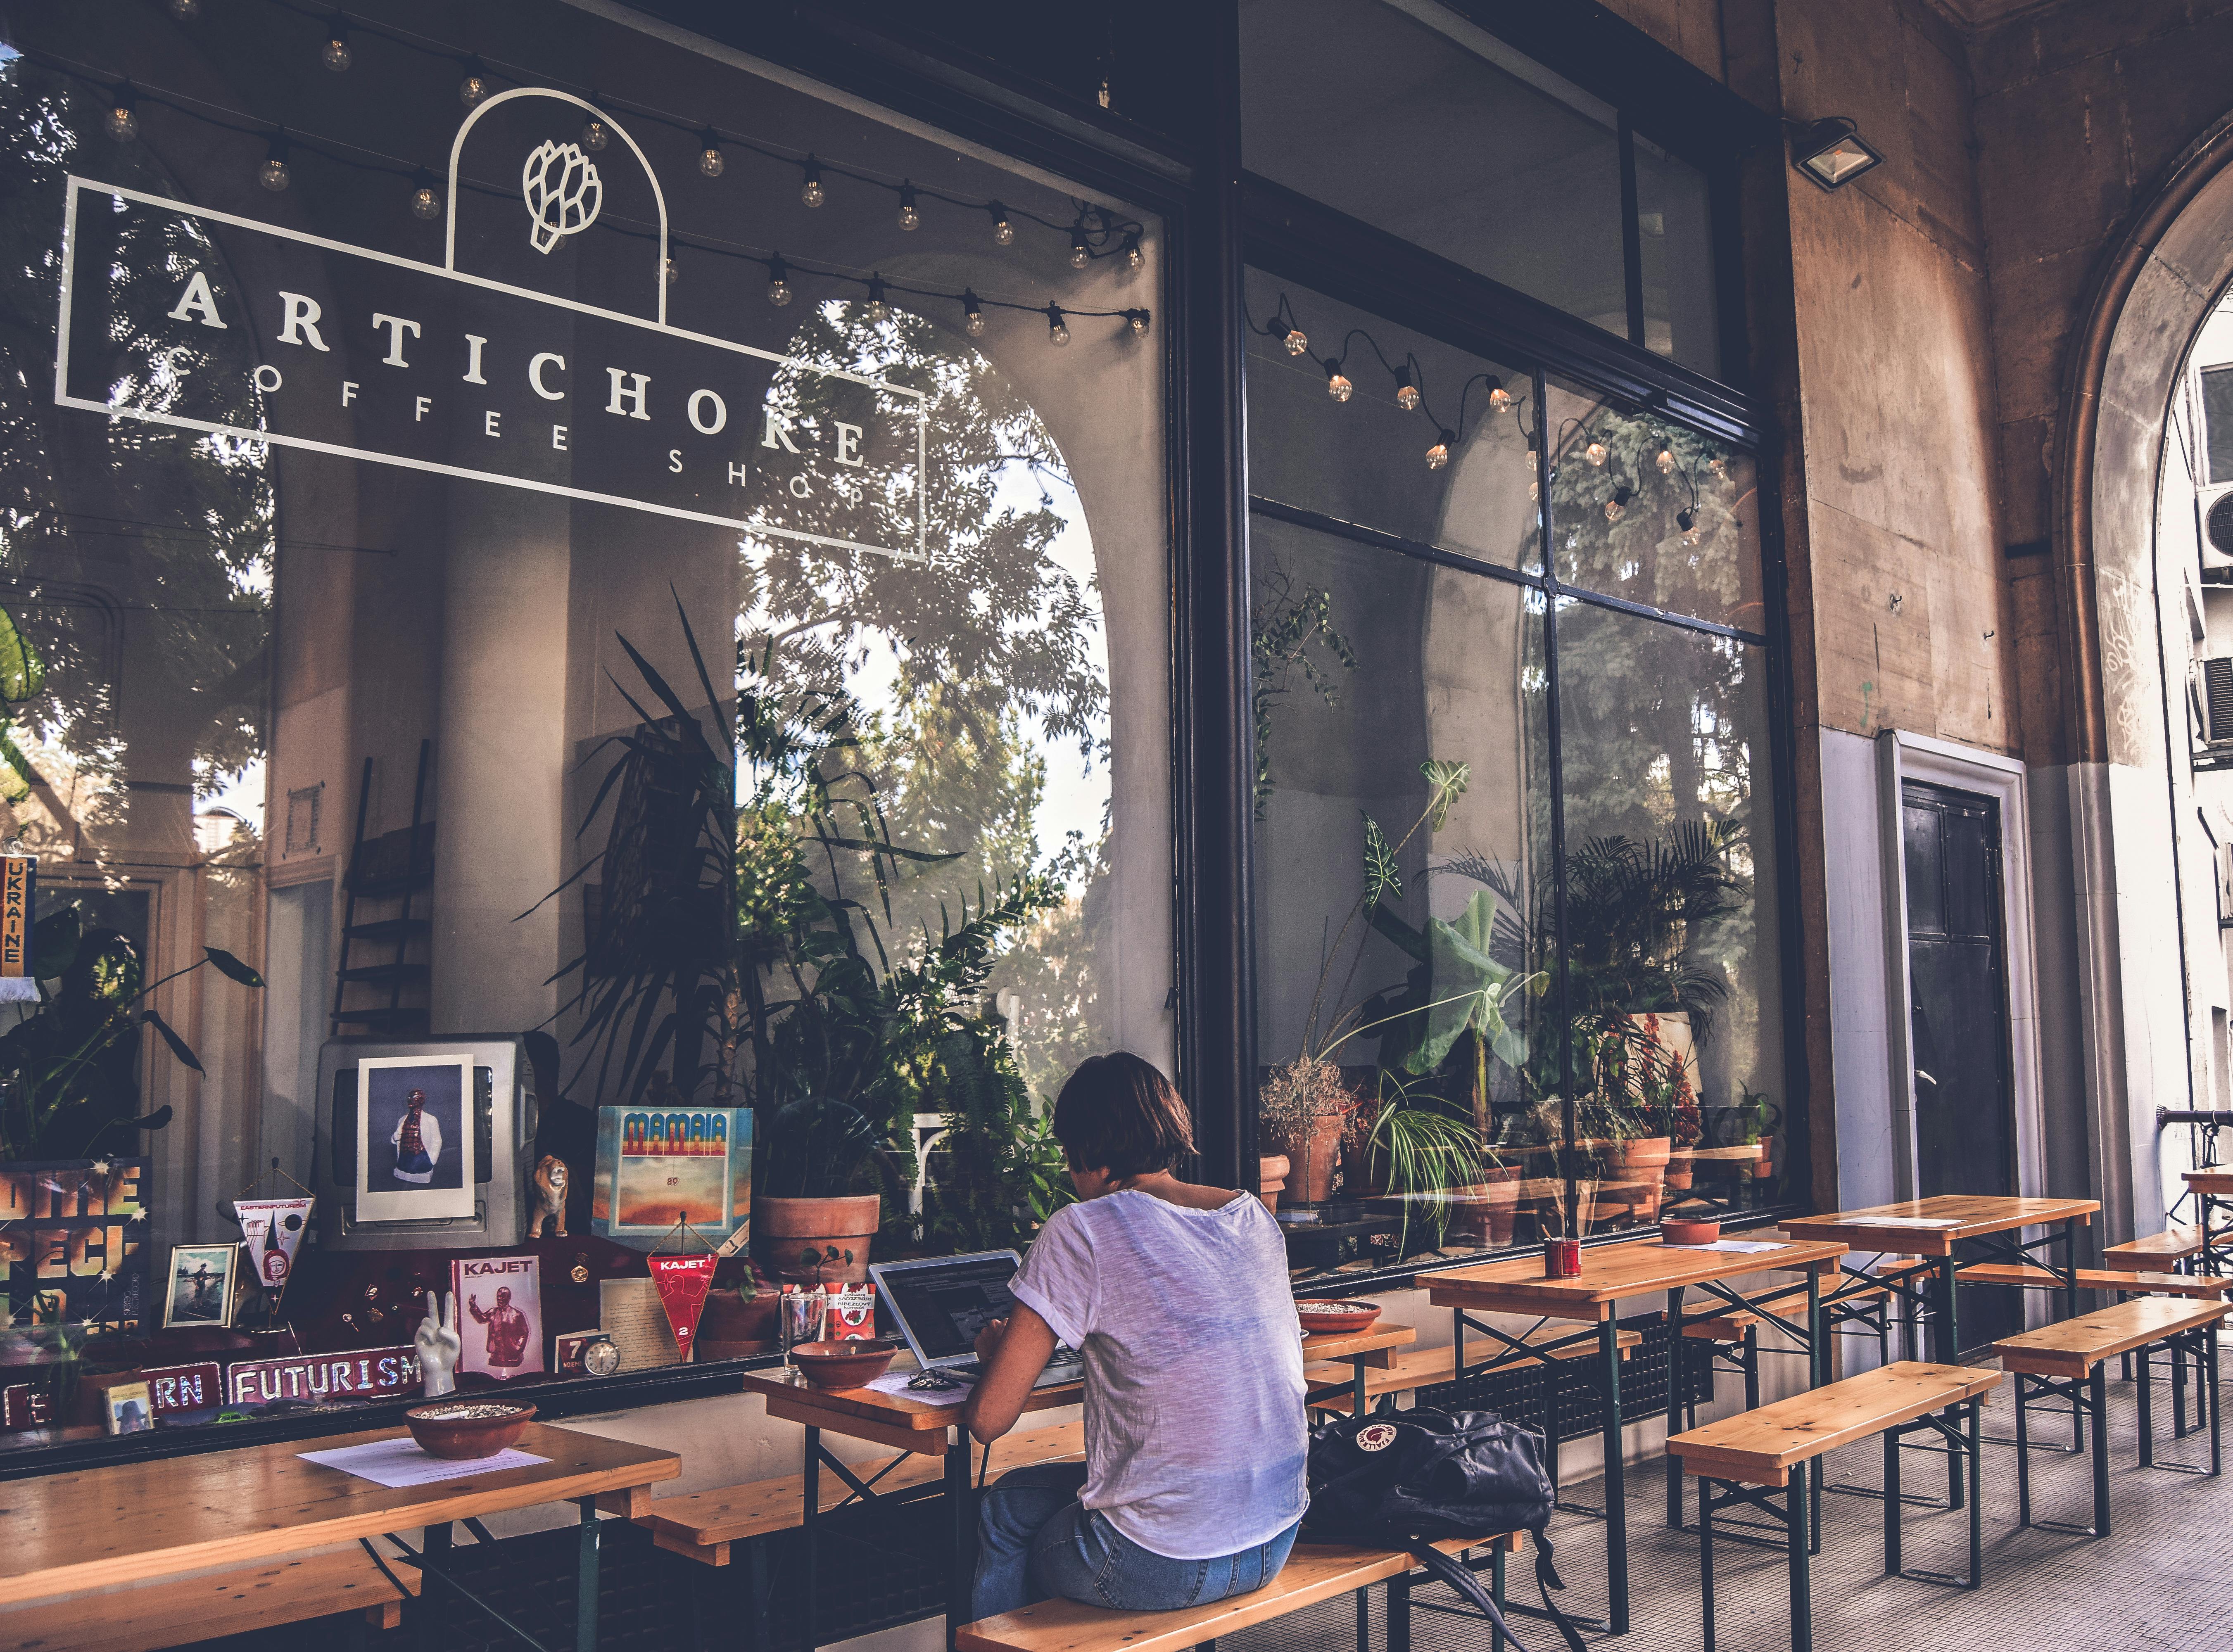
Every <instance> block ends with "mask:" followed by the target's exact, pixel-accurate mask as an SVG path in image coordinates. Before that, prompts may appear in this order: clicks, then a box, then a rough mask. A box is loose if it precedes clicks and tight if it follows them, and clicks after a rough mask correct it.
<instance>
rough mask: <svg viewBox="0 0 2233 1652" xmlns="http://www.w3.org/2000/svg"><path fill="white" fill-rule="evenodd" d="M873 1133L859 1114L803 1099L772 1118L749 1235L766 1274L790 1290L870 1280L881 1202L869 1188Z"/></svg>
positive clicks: (846, 1107) (837, 1103) (831, 1103)
mask: <svg viewBox="0 0 2233 1652" xmlns="http://www.w3.org/2000/svg"><path fill="white" fill-rule="evenodd" d="M875 1151H876V1127H875V1126H874V1125H872V1124H871V1123H869V1121H868V1119H867V1118H866V1117H865V1116H864V1115H863V1114H862V1113H861V1111H860V1109H857V1108H856V1107H852V1106H850V1105H849V1104H847V1103H846V1102H840V1101H832V1100H830V1099H828V1098H825V1097H823V1096H803V1097H801V1098H800V1099H799V1100H798V1101H795V1102H786V1103H785V1104H784V1105H783V1106H781V1107H778V1108H776V1109H772V1111H771V1115H770V1116H769V1122H768V1128H767V1133H766V1136H765V1148H764V1150H763V1152H762V1154H761V1155H760V1156H761V1158H762V1159H763V1161H764V1163H765V1168H764V1170H763V1171H762V1179H761V1182H760V1193H759V1196H758V1198H757V1199H756V1200H754V1201H753V1205H752V1232H753V1238H754V1239H755V1240H756V1241H757V1242H758V1249H759V1252H760V1256H761V1259H762V1260H763V1261H764V1262H765V1265H766V1266H767V1269H768V1272H770V1273H771V1274H772V1275H774V1277H775V1278H778V1279H781V1280H784V1281H785V1282H787V1283H790V1284H793V1285H803V1284H807V1283H810V1282H814V1283H818V1282H819V1281H821V1280H822V1279H824V1278H832V1277H834V1278H837V1279H839V1280H841V1281H843V1283H845V1284H848V1285H857V1284H859V1283H860V1282H861V1281H862V1280H863V1279H865V1278H868V1277H869V1239H871V1238H873V1237H874V1236H875V1234H876V1228H877V1226H878V1219H879V1216H880V1214H881V1212H882V1204H883V1201H882V1200H881V1199H880V1198H879V1197H878V1196H877V1194H876V1191H875V1188H874V1187H873V1186H871V1187H869V1190H868V1191H866V1192H863V1191H861V1187H860V1185H861V1183H862V1182H863V1180H867V1179H868V1177H869V1174H871V1172H870V1170H869V1164H870V1156H871V1155H872V1154H874V1153H875Z"/></svg>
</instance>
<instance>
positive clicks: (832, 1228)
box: [752, 1193, 878, 1285]
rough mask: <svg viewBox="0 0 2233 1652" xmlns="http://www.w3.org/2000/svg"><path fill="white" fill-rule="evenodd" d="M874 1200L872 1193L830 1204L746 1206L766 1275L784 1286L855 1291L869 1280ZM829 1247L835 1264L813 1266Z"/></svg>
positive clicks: (806, 1201) (794, 1202)
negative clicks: (830, 1284)
mask: <svg viewBox="0 0 2233 1652" xmlns="http://www.w3.org/2000/svg"><path fill="white" fill-rule="evenodd" d="M877 1206H878V1200H877V1199H876V1194H874V1193H843V1194H841V1195H839V1196H838V1197H837V1198H835V1199H760V1200H755V1201H754V1203H753V1206H752V1228H753V1234H754V1237H755V1238H757V1239H758V1240H759V1241H760V1253H761V1256H762V1258H763V1259H765V1262H766V1264H767V1271H768V1272H769V1273H770V1274H771V1276H773V1277H774V1278H778V1279H780V1280H782V1281H784V1283H785V1284H787V1285H811V1284H813V1283H814V1282H815V1281H817V1279H818V1280H821V1281H823V1282H824V1283H828V1282H830V1281H833V1280H834V1281H837V1283H840V1284H843V1285H858V1284H860V1283H861V1281H862V1280H863V1279H865V1278H868V1277H869V1240H870V1239H872V1238H874V1237H875V1236H876V1213H877ZM832 1246H835V1247H836V1248H837V1252H838V1254H839V1256H840V1257H841V1258H843V1257H846V1256H847V1254H848V1253H849V1252H850V1259H847V1260H840V1261H837V1262H827V1263H817V1262H816V1261H813V1260H810V1259H808V1258H807V1255H806V1252H808V1251H809V1250H810V1249H811V1251H812V1252H813V1254H814V1256H815V1257H817V1258H820V1257H824V1256H827V1255H828V1253H829V1252H830V1247H832Z"/></svg>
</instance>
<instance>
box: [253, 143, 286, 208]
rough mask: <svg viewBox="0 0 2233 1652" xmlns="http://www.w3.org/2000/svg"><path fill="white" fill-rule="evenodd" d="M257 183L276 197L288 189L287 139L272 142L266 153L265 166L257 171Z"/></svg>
mask: <svg viewBox="0 0 2233 1652" xmlns="http://www.w3.org/2000/svg"><path fill="white" fill-rule="evenodd" d="M256 181H257V183H259V184H261V185H264V188H266V189H268V190H270V192H272V193H273V194H274V195H277V193H278V192H280V191H281V190H283V189H284V188H286V187H287V181H288V173H287V140H286V139H284V138H274V139H272V140H271V144H270V148H268V149H266V150H265V151H264V164H263V165H262V166H259V167H257V169H256Z"/></svg>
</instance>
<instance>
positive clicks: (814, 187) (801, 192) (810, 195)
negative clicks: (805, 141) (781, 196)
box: [798, 155, 824, 206]
mask: <svg viewBox="0 0 2233 1652" xmlns="http://www.w3.org/2000/svg"><path fill="white" fill-rule="evenodd" d="M798 198H799V199H800V200H802V201H804V202H805V203H806V205H809V206H819V205H822V203H823V200H824V196H823V193H822V168H821V166H819V165H818V164H817V162H816V160H815V159H814V157H813V156H811V155H809V156H808V157H807V158H806V174H805V181H804V183H802V184H801V185H799V186H798Z"/></svg>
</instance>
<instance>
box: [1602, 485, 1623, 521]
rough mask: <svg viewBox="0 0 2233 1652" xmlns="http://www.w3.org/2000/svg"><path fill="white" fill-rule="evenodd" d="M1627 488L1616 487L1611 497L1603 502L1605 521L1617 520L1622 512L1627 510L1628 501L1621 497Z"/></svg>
mask: <svg viewBox="0 0 2233 1652" xmlns="http://www.w3.org/2000/svg"><path fill="white" fill-rule="evenodd" d="M1627 491H1628V490H1627V489H1626V488H1617V489H1615V490H1614V491H1613V496H1612V498H1610V499H1607V500H1606V501H1605V520H1606V521H1607V522H1618V521H1619V520H1620V519H1621V517H1622V514H1623V513H1624V512H1625V511H1627V509H1628V501H1627V500H1625V499H1624V498H1622V497H1621V496H1622V495H1623V494H1624V493H1626V492H1627Z"/></svg>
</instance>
